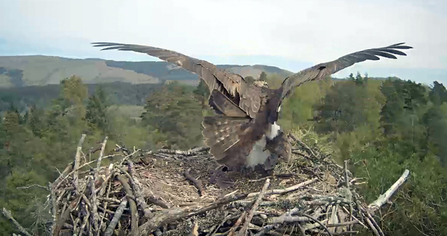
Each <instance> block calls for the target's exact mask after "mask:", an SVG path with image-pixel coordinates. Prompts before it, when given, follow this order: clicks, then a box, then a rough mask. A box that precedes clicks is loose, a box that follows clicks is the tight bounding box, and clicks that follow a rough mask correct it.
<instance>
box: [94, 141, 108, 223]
mask: <svg viewBox="0 0 447 236" xmlns="http://www.w3.org/2000/svg"><path fill="white" fill-rule="evenodd" d="M106 144H107V136H106V137H105V138H104V141H103V142H102V144H101V152H100V153H99V157H98V160H97V162H96V169H95V170H94V172H93V177H92V179H91V182H90V192H91V196H92V218H93V219H92V221H93V229H94V230H98V231H99V228H98V224H99V222H98V221H99V215H98V205H97V202H96V189H95V181H96V179H97V178H98V171H99V169H100V168H101V160H102V157H103V156H104V149H105V147H106Z"/></svg>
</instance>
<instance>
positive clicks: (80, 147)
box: [73, 134, 85, 195]
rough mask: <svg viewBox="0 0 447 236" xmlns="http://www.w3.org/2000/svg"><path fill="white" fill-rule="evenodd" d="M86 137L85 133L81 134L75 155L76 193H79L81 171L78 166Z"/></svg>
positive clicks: (74, 177)
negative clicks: (79, 171)
mask: <svg viewBox="0 0 447 236" xmlns="http://www.w3.org/2000/svg"><path fill="white" fill-rule="evenodd" d="M84 139H85V134H82V135H81V139H80V140H79V143H78V147H77V148H76V156H75V161H74V165H73V169H74V173H73V184H74V187H75V193H76V195H77V194H79V191H78V177H79V173H78V170H77V169H78V167H79V164H80V162H81V150H82V144H83V143H84Z"/></svg>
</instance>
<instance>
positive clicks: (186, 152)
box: [157, 147, 210, 156]
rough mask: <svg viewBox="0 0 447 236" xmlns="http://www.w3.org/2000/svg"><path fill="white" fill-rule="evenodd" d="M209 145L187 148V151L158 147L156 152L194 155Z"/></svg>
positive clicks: (203, 150) (206, 149)
mask: <svg viewBox="0 0 447 236" xmlns="http://www.w3.org/2000/svg"><path fill="white" fill-rule="evenodd" d="M209 149H210V148H209V147H198V148H194V149H189V150H187V151H181V150H170V149H159V150H158V151H157V153H166V154H175V155H182V156H194V155H197V154H199V153H201V152H205V151H208V150H209Z"/></svg>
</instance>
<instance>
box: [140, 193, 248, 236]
mask: <svg viewBox="0 0 447 236" xmlns="http://www.w3.org/2000/svg"><path fill="white" fill-rule="evenodd" d="M246 197H247V194H241V195H230V196H226V197H223V198H221V199H218V200H217V201H215V202H213V203H210V204H207V205H205V206H201V205H195V206H188V207H183V208H171V209H168V210H164V211H161V212H158V213H157V214H155V216H154V217H152V218H151V219H149V220H148V221H147V222H146V223H144V224H143V225H141V226H140V235H147V234H148V233H149V232H152V231H154V230H155V229H156V228H158V227H160V226H162V225H164V224H167V223H169V222H173V221H176V220H179V219H182V218H184V217H191V216H194V215H197V214H201V213H203V212H207V211H210V210H213V209H216V208H218V207H220V206H222V205H225V204H228V203H230V202H234V201H238V200H241V199H244V198H246Z"/></svg>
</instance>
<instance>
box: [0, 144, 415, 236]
mask: <svg viewBox="0 0 447 236" xmlns="http://www.w3.org/2000/svg"><path fill="white" fill-rule="evenodd" d="M84 138H85V135H83V136H82V138H81V140H80V142H79V144H78V148H77V153H76V155H75V156H76V157H75V160H74V161H73V162H72V163H70V164H69V165H68V166H67V167H66V168H65V170H64V171H63V173H62V174H61V175H60V176H59V177H58V178H57V179H56V180H55V181H54V182H53V183H52V184H50V190H51V194H50V197H49V199H50V201H51V205H52V214H53V217H54V220H53V223H52V225H51V227H50V228H51V229H50V231H51V234H52V235H95V236H96V235H195V236H198V235H350V234H356V233H358V232H359V231H361V230H362V229H365V230H370V231H372V232H373V233H374V234H375V235H383V233H382V230H381V229H380V227H379V225H378V224H377V223H376V221H375V220H374V217H373V212H374V211H375V210H376V209H378V208H379V207H381V205H383V204H384V203H385V202H386V201H387V200H388V199H389V197H390V196H391V195H392V194H393V193H394V191H396V189H397V188H398V187H399V185H401V184H402V183H403V182H404V181H405V179H406V178H407V177H408V172H407V171H406V173H404V175H403V176H402V177H401V179H399V180H398V182H396V184H395V185H393V186H392V188H390V190H388V191H387V192H386V193H385V194H383V195H381V196H380V197H379V199H378V200H377V201H375V202H374V203H372V204H370V205H367V204H365V203H364V202H363V200H362V198H361V196H359V194H358V193H357V192H356V183H357V179H356V178H354V177H353V176H352V174H351V173H350V172H349V171H348V170H347V168H346V162H345V166H344V167H342V166H340V165H338V164H336V163H335V162H334V161H332V159H331V158H330V157H328V156H326V155H322V154H320V153H319V152H318V151H317V150H313V149H310V148H309V147H308V146H306V144H304V143H302V142H301V141H300V140H298V139H296V138H294V141H295V142H296V143H297V145H296V146H295V148H294V149H293V153H294V154H293V158H292V159H291V160H290V161H289V162H287V163H279V164H277V166H276V167H275V169H274V170H273V171H271V172H270V173H268V174H266V173H263V174H261V173H257V172H252V173H250V174H247V173H240V172H237V173H236V172H226V175H227V176H226V177H227V179H230V180H231V185H229V186H228V187H226V188H221V187H219V185H218V184H216V178H217V177H216V175H215V173H216V170H217V169H218V168H219V165H218V164H217V163H216V162H215V161H214V160H213V158H212V156H211V155H210V154H209V153H208V149H207V148H196V149H192V150H189V151H176V150H158V151H150V152H143V151H141V150H135V149H134V150H130V151H129V150H127V149H125V148H121V147H119V146H118V149H116V153H115V154H114V155H113V156H117V155H121V156H122V158H120V160H119V161H117V162H115V163H112V164H110V165H108V166H102V165H101V162H102V161H103V160H104V159H106V158H109V157H110V156H111V155H110V156H104V147H105V146H106V143H107V137H106V138H105V140H104V142H103V143H102V148H101V152H100V155H99V158H98V159H97V160H95V161H91V162H87V161H86V160H85V158H82V150H81V149H82V143H83V140H84ZM220 173H222V172H220ZM217 182H218V181H217ZM4 210H5V209H4ZM11 218H12V217H11ZM16 225H18V224H16ZM23 230H24V229H23ZM21 231H22V230H21Z"/></svg>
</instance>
